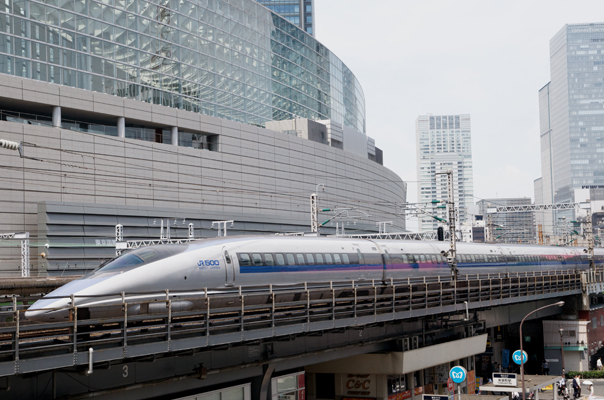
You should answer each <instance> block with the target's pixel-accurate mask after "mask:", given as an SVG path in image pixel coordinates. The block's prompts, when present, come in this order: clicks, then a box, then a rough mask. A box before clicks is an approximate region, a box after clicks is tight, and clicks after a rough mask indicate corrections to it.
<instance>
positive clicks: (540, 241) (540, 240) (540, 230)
mask: <svg viewBox="0 0 604 400" xmlns="http://www.w3.org/2000/svg"><path fill="white" fill-rule="evenodd" d="M538 230H539V244H540V245H543V225H541V224H539V226H538Z"/></svg>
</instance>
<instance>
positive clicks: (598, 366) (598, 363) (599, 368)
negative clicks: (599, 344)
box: [596, 357, 602, 371]
mask: <svg viewBox="0 0 604 400" xmlns="http://www.w3.org/2000/svg"><path fill="white" fill-rule="evenodd" d="M596 368H597V369H598V371H602V358H601V357H600V358H598V361H597V362H596Z"/></svg>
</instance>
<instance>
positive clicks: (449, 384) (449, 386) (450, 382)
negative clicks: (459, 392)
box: [447, 378, 455, 392]
mask: <svg viewBox="0 0 604 400" xmlns="http://www.w3.org/2000/svg"><path fill="white" fill-rule="evenodd" d="M447 390H448V391H449V392H452V391H453V390H455V384H454V383H453V379H451V378H449V379H447Z"/></svg>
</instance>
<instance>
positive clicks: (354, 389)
mask: <svg viewBox="0 0 604 400" xmlns="http://www.w3.org/2000/svg"><path fill="white" fill-rule="evenodd" d="M344 393H345V395H347V396H368V397H375V375H371V374H347V375H346V378H345V379H344Z"/></svg>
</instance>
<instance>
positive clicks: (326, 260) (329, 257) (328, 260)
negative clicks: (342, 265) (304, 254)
mask: <svg viewBox="0 0 604 400" xmlns="http://www.w3.org/2000/svg"><path fill="white" fill-rule="evenodd" d="M325 264H333V261H332V260H331V254H325Z"/></svg>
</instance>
